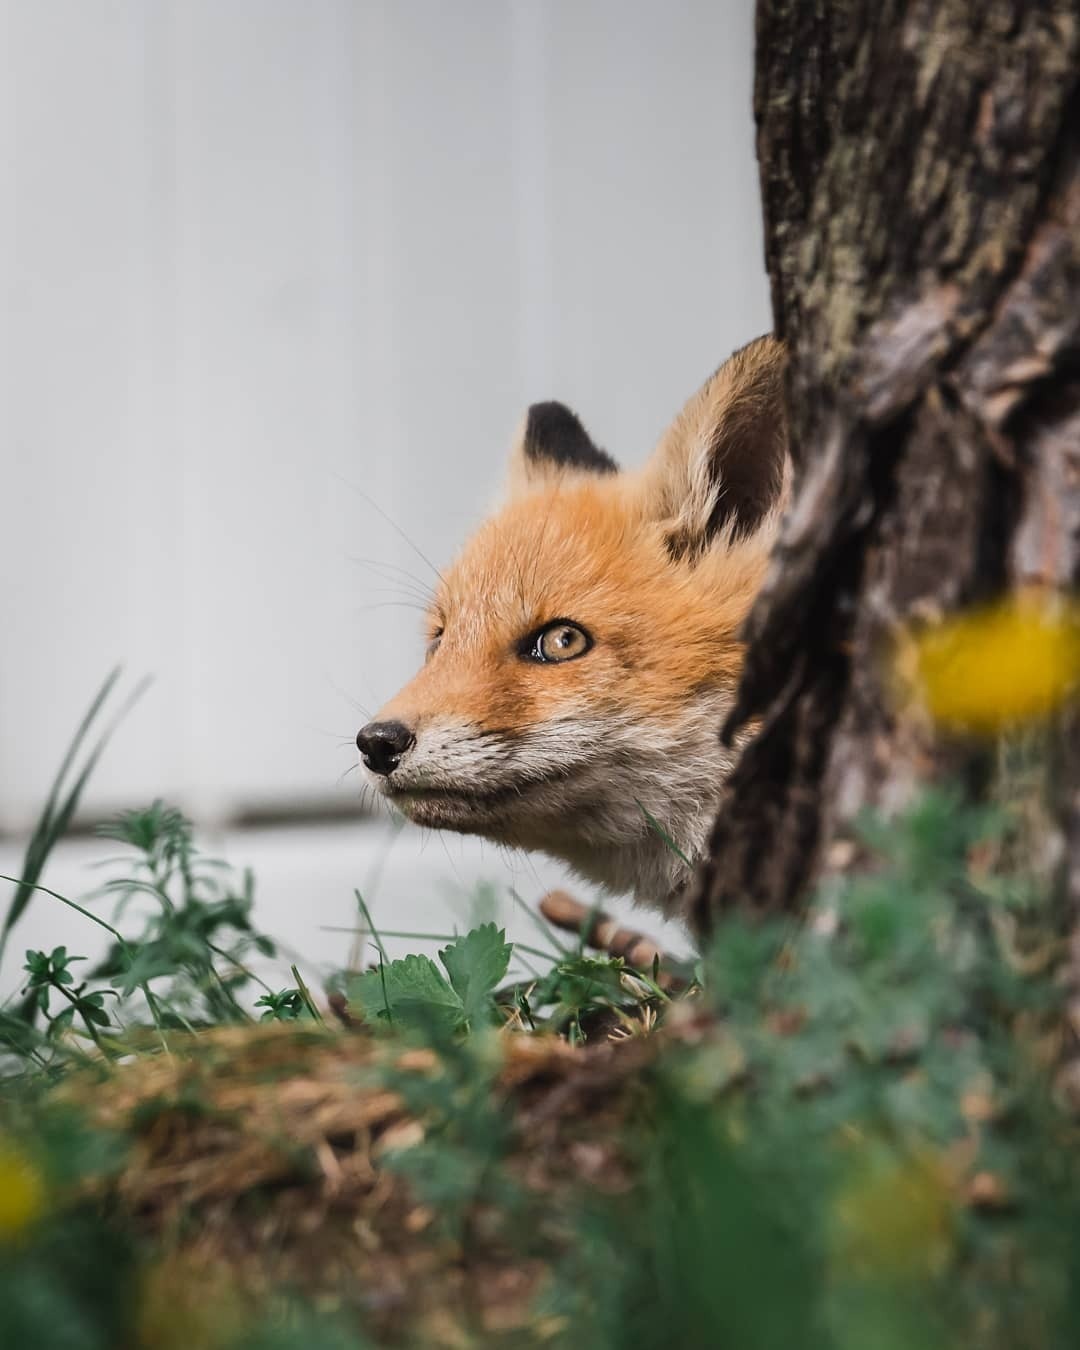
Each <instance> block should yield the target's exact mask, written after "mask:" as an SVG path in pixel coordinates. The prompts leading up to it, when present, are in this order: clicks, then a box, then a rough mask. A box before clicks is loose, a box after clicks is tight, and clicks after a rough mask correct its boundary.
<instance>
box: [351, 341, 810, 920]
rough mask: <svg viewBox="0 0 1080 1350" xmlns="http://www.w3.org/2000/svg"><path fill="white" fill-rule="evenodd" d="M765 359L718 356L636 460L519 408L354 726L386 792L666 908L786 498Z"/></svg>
mask: <svg viewBox="0 0 1080 1350" xmlns="http://www.w3.org/2000/svg"><path fill="white" fill-rule="evenodd" d="M783 360H784V358H783V350H782V348H781V346H780V344H779V343H778V342H776V341H775V340H774V339H772V338H769V337H764V338H759V339H757V340H756V341H755V342H752V343H750V344H749V345H748V346H746V347H744V348H742V350H741V351H738V352H736V353H735V354H734V355H733V356H732V357H731V358H730V359H729V360H728V361H726V362H725V363H724V365H722V366H721V367H720V369H719V370H718V371H716V373H715V374H714V375H713V376H712V377H711V378H710V379H709V380H708V381H707V382H706V383H705V385H704V386H703V387H702V388H701V389H700V390H699V391H698V393H697V394H695V395H694V397H693V398H692V399H691V400H690V401H689V403H687V405H686V406H685V407H684V408H683V410H682V412H680V414H679V415H678V417H677V418H676V419H675V422H674V423H673V424H672V426H671V427H670V428H669V430H668V431H667V432H666V434H665V435H664V436H663V438H662V439H661V441H660V444H659V445H658V447H657V448H656V450H655V452H654V453H653V455H652V457H651V458H650V459H649V460H648V462H647V463H646V464H645V465H644V467H643V468H642V469H640V470H638V471H636V472H620V471H619V470H618V467H617V465H616V464H615V461H614V460H613V459H612V458H611V457H610V456H609V455H608V454H607V453H606V452H605V451H603V450H601V449H599V448H598V447H597V446H596V445H594V444H593V442H592V441H591V440H590V438H589V436H588V435H587V433H586V431H585V429H584V427H583V426H582V424H581V422H580V421H579V420H578V419H577V417H576V416H575V415H574V414H573V413H572V412H571V411H570V410H569V409H568V408H566V407H565V406H564V405H562V404H560V403H538V404H535V405H533V407H531V408H530V409H529V412H528V414H527V416H526V418H525V421H524V424H523V426H522V428H521V431H520V434H519V436H518V438H517V442H516V445H515V447H514V449H513V453H512V456H511V465H510V483H509V493H508V499H507V501H506V503H505V504H504V505H503V506H502V508H501V509H500V510H499V511H498V512H497V513H496V514H495V515H493V516H492V517H491V518H490V519H488V520H487V521H486V522H485V523H484V524H483V525H481V527H480V528H479V529H478V530H477V532H476V533H475V534H474V535H473V537H472V538H471V539H470V540H469V541H468V543H467V544H466V545H465V548H464V550H463V552H462V553H461V555H460V556H459V557H458V559H457V560H456V562H455V563H454V564H453V566H452V567H450V569H449V570H448V571H447V572H446V574H445V576H443V577H441V578H440V583H439V586H438V589H437V592H436V594H435V596H434V599H433V601H432V604H431V608H430V612H429V614H428V632H427V660H426V663H425V664H424V666H423V667H422V668H421V670H420V672H419V673H418V674H417V675H416V676H415V677H414V678H413V680H412V681H411V682H410V683H409V684H407V685H406V686H405V688H404V689H402V691H401V692H400V693H399V694H398V695H397V696H396V697H395V698H393V699H392V700H391V701H390V702H389V703H388V704H387V705H386V706H385V707H384V708H383V709H382V711H381V712H380V713H379V714H378V717H377V718H376V719H375V720H374V721H372V722H369V723H368V725H367V726H365V727H363V728H362V730H361V731H360V732H359V734H358V735H357V738H356V743H357V746H358V748H359V751H360V756H361V760H362V762H363V765H364V767H365V769H366V771H367V776H368V778H369V781H370V783H371V784H372V785H373V786H374V788H375V789H376V790H377V791H378V792H379V793H380V794H381V795H382V796H383V797H384V798H385V799H386V800H387V801H388V802H390V803H392V804H393V805H394V806H395V807H397V808H398V809H399V810H400V811H401V812H403V813H404V814H405V815H406V816H407V817H408V818H409V819H410V820H413V821H415V822H416V823H418V824H421V825H430V826H435V827H437V828H439V829H445V830H456V831H458V832H461V833H465V834H478V835H482V836H485V837H486V838H488V839H492V840H495V841H497V842H498V843H500V844H507V845H511V846H514V847H519V848H524V849H535V850H538V851H540V852H543V853H547V854H550V855H552V856H554V857H556V858H560V859H562V860H563V861H565V862H566V863H569V864H570V866H571V867H572V868H574V869H575V870H576V871H577V872H578V873H579V874H580V875H582V876H583V877H585V878H587V879H588V880H590V881H593V882H598V883H600V884H601V885H602V886H604V887H605V888H607V889H609V890H611V891H615V892H620V893H622V892H630V893H632V894H633V895H634V896H635V897H636V898H637V899H638V900H640V901H644V902H646V903H650V904H652V905H655V906H659V907H660V908H662V909H663V910H665V911H666V912H667V913H669V914H678V912H679V909H680V898H681V897H682V895H683V894H684V892H685V891H686V888H687V883H688V881H689V879H690V874H691V867H692V864H693V863H694V862H696V860H697V859H698V858H699V857H700V856H701V854H702V853H703V851H704V848H705V845H706V841H707V836H708V833H709V829H710V826H711V823H712V820H713V816H714V815H715V811H716V806H717V800H718V796H719V791H720V788H721V785H722V783H723V780H724V778H725V776H726V775H727V774H728V773H729V772H730V770H731V767H732V765H733V763H734V759H735V753H733V752H732V751H731V750H729V749H727V748H725V747H723V746H722V745H721V744H720V740H719V734H718V732H719V727H720V724H721V722H722V721H723V719H724V716H725V714H726V712H727V711H728V709H729V708H730V706H731V703H732V697H733V692H734V687H735V683H736V681H737V679H738V676H739V670H740V666H741V662H742V648H741V644H740V641H739V630H740V625H741V624H742V621H743V619H744V618H745V616H746V614H747V611H748V610H749V608H750V605H751V603H752V601H753V599H754V596H755V594H756V592H757V590H758V588H759V586H760V584H761V582H762V579H763V576H764V572H765V567H766V563H767V559H768V555H769V551H770V548H771V545H772V542H773V539H774V536H775V533H776V529H777V524H778V521H779V516H780V511H781V508H782V504H783V499H784V497H785V495H786V482H787V461H788V455H787V428H786V421H785V416H784V403H783V396H782V388H781V386H782V379H783Z"/></svg>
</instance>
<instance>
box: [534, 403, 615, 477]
mask: <svg viewBox="0 0 1080 1350" xmlns="http://www.w3.org/2000/svg"><path fill="white" fill-rule="evenodd" d="M525 454H526V456H527V457H528V458H529V459H531V460H534V461H540V460H547V461H549V462H550V463H553V464H557V465H560V466H561V467H563V468H567V469H579V470H582V471H585V472H589V473H615V472H616V471H617V469H618V465H617V464H616V463H615V461H614V460H613V459H612V458H611V456H610V455H609V454H607V452H606V451H604V450H601V449H600V447H599V446H597V445H594V444H593V442H592V440H591V439H590V437H589V433H588V432H587V431H586V430H585V428H584V427H583V426H582V425H581V421H580V419H579V418H578V417H577V415H576V414H575V413H573V412H571V411H570V409H569V408H568V407H567V406H566V404H565V403H558V402H555V401H549V402H546V403H534V404H533V405H532V406H531V407H530V408H529V412H528V415H527V416H526V419H525Z"/></svg>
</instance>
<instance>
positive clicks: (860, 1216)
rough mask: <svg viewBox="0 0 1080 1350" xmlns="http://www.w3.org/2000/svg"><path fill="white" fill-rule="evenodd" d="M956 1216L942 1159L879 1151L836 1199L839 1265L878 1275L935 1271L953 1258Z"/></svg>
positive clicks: (834, 1248)
mask: <svg viewBox="0 0 1080 1350" xmlns="http://www.w3.org/2000/svg"><path fill="white" fill-rule="evenodd" d="M954 1216H955V1203H954V1200H953V1197H952V1195H951V1193H950V1188H949V1181H948V1176H947V1174H946V1170H945V1168H944V1166H943V1165H942V1164H941V1162H940V1160H939V1159H937V1158H935V1157H934V1156H933V1155H931V1154H929V1153H923V1154H916V1155H914V1156H908V1157H900V1156H889V1155H888V1154H887V1153H884V1152H880V1153H878V1152H875V1154H874V1156H873V1157H871V1158H868V1159H864V1160H862V1161H861V1164H860V1165H859V1166H858V1167H857V1168H856V1170H855V1172H854V1174H853V1175H852V1176H851V1177H850V1179H849V1180H848V1182H847V1184H846V1185H845V1186H844V1187H843V1188H842V1189H841V1191H840V1192H839V1194H838V1195H837V1197H836V1200H835V1202H834V1207H833V1211H832V1237H833V1241H832V1252H833V1259H834V1262H835V1264H836V1268H837V1270H838V1271H839V1272H847V1273H850V1274H855V1275H864V1276H865V1275H869V1276H876V1277H878V1278H879V1279H891V1278H900V1279H903V1278H905V1277H913V1276H918V1275H925V1274H930V1273H932V1272H934V1271H935V1270H938V1269H940V1267H941V1265H942V1264H943V1263H944V1262H945V1261H946V1260H947V1259H948V1255H949V1252H950V1250H951V1246H952V1239H953V1227H954V1221H955V1218H954Z"/></svg>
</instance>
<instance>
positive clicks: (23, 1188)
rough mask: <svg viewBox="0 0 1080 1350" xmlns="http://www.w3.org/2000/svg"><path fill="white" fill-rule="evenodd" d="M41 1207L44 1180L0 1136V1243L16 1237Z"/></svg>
mask: <svg viewBox="0 0 1080 1350" xmlns="http://www.w3.org/2000/svg"><path fill="white" fill-rule="evenodd" d="M44 1208H45V1183H44V1181H43V1180H42V1177H41V1173H40V1172H39V1171H38V1170H37V1168H36V1167H35V1166H34V1165H33V1163H32V1162H31V1161H30V1159H29V1158H27V1157H26V1155H25V1154H23V1153H21V1152H20V1151H19V1150H18V1149H17V1148H15V1147H14V1146H13V1145H12V1144H10V1143H8V1142H7V1141H6V1140H3V1139H0V1242H3V1241H5V1240H6V1239H8V1238H13V1237H18V1235H19V1234H20V1233H21V1232H23V1230H24V1229H26V1228H28V1227H29V1226H30V1225H31V1224H32V1223H33V1222H34V1221H35V1220H36V1219H37V1218H38V1217H39V1216H40V1214H41V1212H42V1210H43V1209H44Z"/></svg>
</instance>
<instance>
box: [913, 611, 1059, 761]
mask: <svg viewBox="0 0 1080 1350" xmlns="http://www.w3.org/2000/svg"><path fill="white" fill-rule="evenodd" d="M911 656H912V660H913V665H912V674H913V677H914V683H915V686H916V688H917V690H918V692H919V694H920V696H921V699H922V701H923V703H924V704H925V706H926V708H927V710H928V712H929V713H930V715H931V716H932V717H933V718H934V720H935V721H936V722H938V723H940V724H941V725H942V726H945V727H950V728H952V729H954V730H959V731H968V732H974V733H976V734H979V735H993V734H994V733H996V732H1000V731H1004V730H1006V729H1008V728H1009V727H1014V726H1019V725H1022V724H1024V723H1029V722H1035V721H1040V720H1042V719H1043V718H1045V717H1047V716H1048V715H1049V714H1050V713H1052V712H1053V711H1054V710H1055V709H1057V708H1059V707H1061V706H1062V705H1063V704H1064V703H1065V702H1067V701H1068V699H1070V698H1071V697H1072V696H1073V695H1075V693H1076V692H1077V687H1078V685H1080V607H1078V606H1076V605H1071V606H1070V605H1066V604H1063V603H1060V602H1059V603H1056V604H1051V603H1048V602H1046V601H1038V600H1034V599H1019V598H1018V599H1012V600H1008V601H1004V602H1002V603H1001V604H998V605H994V606H992V607H990V608H986V609H980V610H975V611H972V612H971V613H969V614H964V615H960V616H958V617H956V618H951V619H948V620H946V621H945V622H943V623H941V624H938V625H936V626H934V627H932V628H927V629H926V630H924V631H923V632H921V633H919V634H917V635H916V636H915V638H914V641H913V648H912V652H911Z"/></svg>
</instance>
